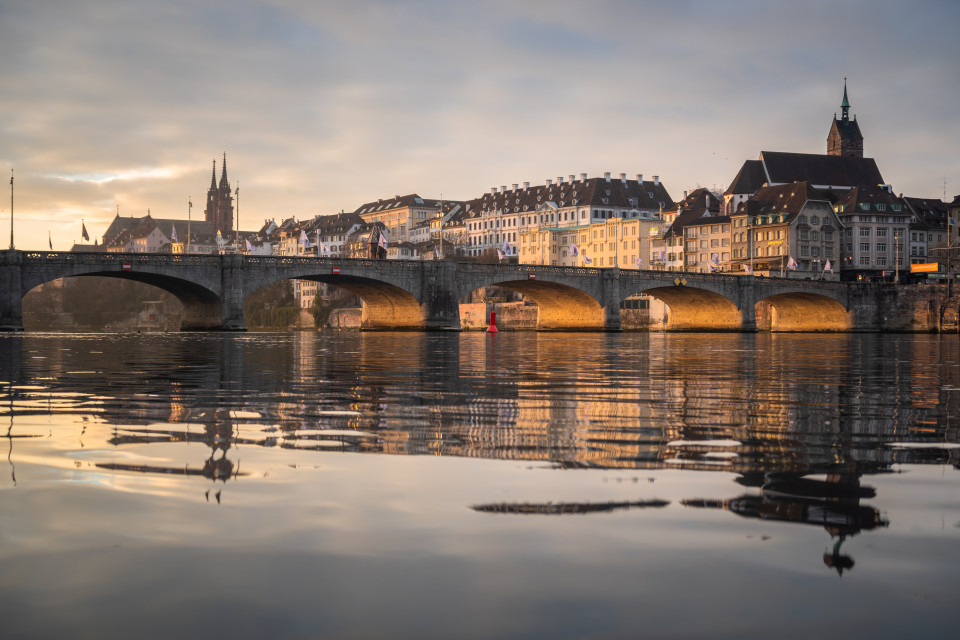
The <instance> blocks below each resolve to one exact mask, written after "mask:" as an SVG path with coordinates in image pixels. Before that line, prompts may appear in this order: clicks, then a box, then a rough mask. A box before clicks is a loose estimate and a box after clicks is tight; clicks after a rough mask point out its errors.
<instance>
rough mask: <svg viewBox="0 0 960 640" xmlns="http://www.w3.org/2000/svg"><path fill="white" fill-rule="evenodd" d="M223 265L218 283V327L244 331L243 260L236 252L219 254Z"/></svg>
mask: <svg viewBox="0 0 960 640" xmlns="http://www.w3.org/2000/svg"><path fill="white" fill-rule="evenodd" d="M220 259H221V261H222V265H223V271H222V275H221V284H220V291H221V294H220V328H221V329H223V330H224V331H246V330H247V318H246V309H245V305H244V294H243V275H244V260H243V256H242V255H240V254H238V253H230V254H225V255H222V256H220Z"/></svg>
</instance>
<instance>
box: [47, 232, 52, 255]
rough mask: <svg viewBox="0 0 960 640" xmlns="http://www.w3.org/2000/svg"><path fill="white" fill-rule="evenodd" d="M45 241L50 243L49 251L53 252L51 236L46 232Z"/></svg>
mask: <svg viewBox="0 0 960 640" xmlns="http://www.w3.org/2000/svg"><path fill="white" fill-rule="evenodd" d="M47 241H48V242H49V243H50V251H53V236H51V235H50V232H49V231H47Z"/></svg>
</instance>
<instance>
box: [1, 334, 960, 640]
mask: <svg viewBox="0 0 960 640" xmlns="http://www.w3.org/2000/svg"><path fill="white" fill-rule="evenodd" d="M0 420H2V421H3V422H2V427H3V430H2V431H3V432H5V433H6V438H5V439H6V442H5V443H4V444H5V447H6V449H7V450H6V452H5V456H3V458H0V625H2V631H0V635H2V636H3V637H4V638H66V637H69V638H200V637H203V638H210V637H223V638H231V639H232V640H237V639H243V638H266V637H269V638H637V637H656V638H703V637H711V638H738V639H740V638H751V637H778V638H822V637H829V636H833V637H844V638H874V637H938V638H939V637H953V634H954V633H956V613H955V607H956V603H957V602H958V601H960V577H958V576H960V473H958V468H960V448H958V443H960V426H958V425H960V345H958V341H957V338H956V336H931V335H874V334H836V335H814V334H797V335H786V334H763V333H761V334H733V333H730V334H662V333H660V334H550V333H501V334H499V335H495V336H488V335H485V334H481V333H463V334H421V333H344V334H337V333H247V334H213V333H211V334H127V335H102V334H100V335H81V334H68V335H64V334H60V335H55V334H32V333H27V334H21V335H2V336H0Z"/></svg>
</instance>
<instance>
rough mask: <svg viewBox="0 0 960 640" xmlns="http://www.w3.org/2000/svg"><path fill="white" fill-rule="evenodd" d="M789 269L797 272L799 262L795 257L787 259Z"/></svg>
mask: <svg viewBox="0 0 960 640" xmlns="http://www.w3.org/2000/svg"><path fill="white" fill-rule="evenodd" d="M787 269H790V270H792V271H796V270H797V261H796V260H794V259H793V256H790V257H789V258H788V259H787Z"/></svg>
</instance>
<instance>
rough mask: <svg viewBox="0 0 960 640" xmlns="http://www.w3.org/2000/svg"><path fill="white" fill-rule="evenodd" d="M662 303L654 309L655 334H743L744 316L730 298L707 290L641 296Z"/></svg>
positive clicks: (650, 292)
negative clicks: (739, 332)
mask: <svg viewBox="0 0 960 640" xmlns="http://www.w3.org/2000/svg"><path fill="white" fill-rule="evenodd" d="M640 293H644V294H646V295H649V296H653V297H654V298H656V299H657V300H659V301H662V303H663V305H665V308H664V307H660V306H659V305H657V304H656V303H651V305H650V311H649V314H650V322H649V328H650V329H651V330H661V331H740V330H741V329H742V328H743V322H742V314H741V313H740V310H739V309H737V305H735V304H734V303H733V301H731V300H730V299H729V298H727V297H725V296H722V295H720V294H718V293H714V292H712V291H707V290H706V289H697V288H695V287H686V286H673V287H656V288H653V289H645V290H644V291H642V292H640Z"/></svg>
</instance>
